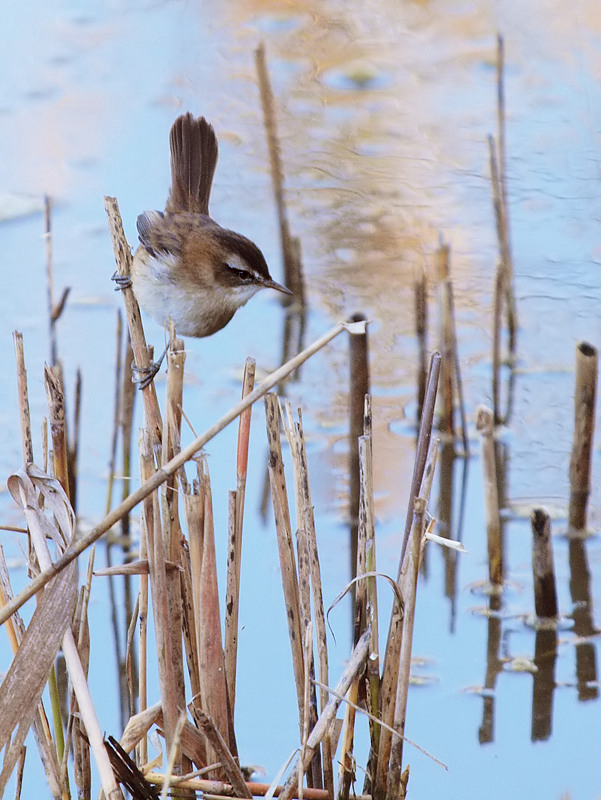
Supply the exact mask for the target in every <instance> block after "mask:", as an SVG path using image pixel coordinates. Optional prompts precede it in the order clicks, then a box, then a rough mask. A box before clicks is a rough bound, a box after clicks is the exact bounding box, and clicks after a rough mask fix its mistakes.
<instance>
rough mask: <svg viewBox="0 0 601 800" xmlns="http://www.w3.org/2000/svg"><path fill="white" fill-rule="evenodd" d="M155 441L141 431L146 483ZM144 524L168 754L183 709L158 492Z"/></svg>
mask: <svg viewBox="0 0 601 800" xmlns="http://www.w3.org/2000/svg"><path fill="white" fill-rule="evenodd" d="M152 439H153V437H152V434H151V433H150V432H149V431H148V430H143V431H141V434H140V441H139V448H138V449H139V453H140V475H141V478H142V481H148V480H150V479H151V477H152V475H155V474H156V471H155V470H156V467H155V462H154V455H153V441H152ZM141 523H142V525H141V528H142V535H143V536H144V537H145V538H146V548H147V555H148V569H149V580H150V587H151V591H152V612H153V618H154V628H155V639H156V656H157V668H158V673H159V687H160V692H161V701H162V708H163V721H164V737H165V744H166V747H167V752H169V750H170V748H171V743H172V742H173V737H174V734H175V726H176V725H177V719H178V717H179V709H178V706H177V693H176V683H175V675H174V667H173V654H172V641H173V639H172V636H171V628H170V619H169V604H168V589H167V571H166V567H165V562H166V558H167V557H166V553H165V547H164V542H163V532H162V528H161V514H160V507H159V498H158V495H157V493H156V492H154V493H153V494H149V495H148V496H147V497H146V498H145V500H144V503H143V505H142V515H141Z"/></svg>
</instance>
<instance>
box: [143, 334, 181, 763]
mask: <svg viewBox="0 0 601 800" xmlns="http://www.w3.org/2000/svg"><path fill="white" fill-rule="evenodd" d="M166 357H167V365H168V366H167V399H166V410H165V414H164V426H163V436H162V454H161V464H165V463H168V462H169V461H170V460H171V459H172V458H173V457H174V456H175V455H177V454H178V453H179V451H180V443H181V421H182V397H183V383H184V363H185V360H186V354H185V351H184V343H183V341H182V340H181V339H177V338H176V337H175V330H174V327H173V323H172V322H171V321H170V323H169V348H168V351H167V354H166ZM179 474H180V476H181V478H180V480H181V482H182V483H183V484H184V485H185V482H186V481H185V474H183V467H182V469H181V470H180V471H179ZM161 505H162V523H163V533H162V536H163V546H164V550H165V555H166V558H167V559H168V560H169V561H171V562H172V563H173V564H177V565H180V563H181V561H182V545H181V543H182V539H183V534H182V530H181V526H180V521H179V510H178V491H177V474H173V475H170V476H169V478H168V479H167V481H165V484H164V486H163V490H162V493H161ZM166 580H167V584H166V585H167V604H168V612H167V613H168V619H169V629H168V630H169V633H170V635H171V656H172V659H173V664H172V669H173V679H174V681H175V686H174V692H175V704H176V708H177V713H178V719H179V714H180V713H181V710H182V709H185V707H186V685H185V678H184V664H183V647H182V629H183V619H182V615H183V611H182V589H181V584H182V581H181V572H180V570H169V571H168V572H167V573H166ZM151 586H152V578H151ZM168 752H169V753H170V754H171V753H173V752H177V751H176V749H175V743H174V742H173V741H172V742H171V749H170V750H168ZM173 770H174V773H175V774H176V775H180V774H182V772H188V771H189V765H188V764H187V763H185V762H184V763H182V757H181V754H180V755H178V756H177V760H176V762H175V763H174V764H173Z"/></svg>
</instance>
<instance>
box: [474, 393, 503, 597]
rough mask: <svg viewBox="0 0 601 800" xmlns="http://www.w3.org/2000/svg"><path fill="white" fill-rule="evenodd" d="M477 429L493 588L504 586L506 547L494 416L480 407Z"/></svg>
mask: <svg viewBox="0 0 601 800" xmlns="http://www.w3.org/2000/svg"><path fill="white" fill-rule="evenodd" d="M476 417H477V421H476V427H477V428H478V430H479V431H480V435H481V437H482V471H483V480H484V506H485V509H486V539H487V544H488V576H489V580H490V583H491V586H492V587H493V589H495V588H497V589H498V588H499V587H500V586H501V585H502V583H503V547H502V544H501V519H500V516H499V494H498V489H497V466H496V460H495V442H494V435H493V413H492V411H491V410H490V409H489V408H486V407H485V406H478V409H477V412H476Z"/></svg>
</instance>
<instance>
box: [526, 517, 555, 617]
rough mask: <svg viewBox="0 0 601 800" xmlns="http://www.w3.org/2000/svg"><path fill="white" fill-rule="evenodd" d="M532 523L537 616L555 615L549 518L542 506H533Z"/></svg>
mask: <svg viewBox="0 0 601 800" xmlns="http://www.w3.org/2000/svg"><path fill="white" fill-rule="evenodd" d="M530 522H531V524H532V534H533V541H532V574H533V576H534V607H535V609H536V616H537V617H541V618H542V617H557V590H556V588H555V568H554V566H553V545H552V540H551V520H550V518H549V515H548V514H547V512H546V511H545V510H544V508H535V509H534V511H533V512H532V516H531V517H530Z"/></svg>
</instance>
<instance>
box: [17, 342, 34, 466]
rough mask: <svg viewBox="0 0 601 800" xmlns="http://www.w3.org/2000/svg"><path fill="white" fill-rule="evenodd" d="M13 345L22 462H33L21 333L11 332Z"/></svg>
mask: <svg viewBox="0 0 601 800" xmlns="http://www.w3.org/2000/svg"><path fill="white" fill-rule="evenodd" d="M13 342H14V345H15V359H16V366H17V401H18V408H19V421H20V423H21V449H22V451H23V463H24V464H25V465H27V464H32V463H33V443H32V439H31V417H30V414H29V395H28V392H27V370H26V369H25V355H24V352H23V334H22V333H20V332H19V331H14V332H13Z"/></svg>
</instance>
